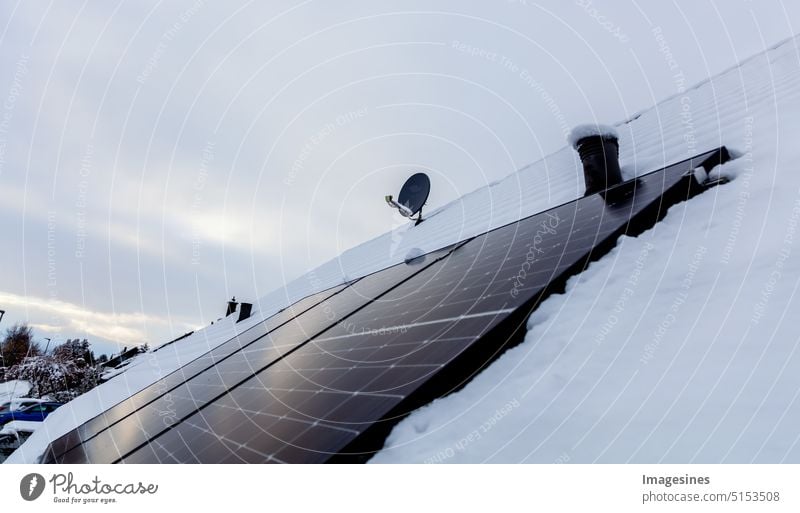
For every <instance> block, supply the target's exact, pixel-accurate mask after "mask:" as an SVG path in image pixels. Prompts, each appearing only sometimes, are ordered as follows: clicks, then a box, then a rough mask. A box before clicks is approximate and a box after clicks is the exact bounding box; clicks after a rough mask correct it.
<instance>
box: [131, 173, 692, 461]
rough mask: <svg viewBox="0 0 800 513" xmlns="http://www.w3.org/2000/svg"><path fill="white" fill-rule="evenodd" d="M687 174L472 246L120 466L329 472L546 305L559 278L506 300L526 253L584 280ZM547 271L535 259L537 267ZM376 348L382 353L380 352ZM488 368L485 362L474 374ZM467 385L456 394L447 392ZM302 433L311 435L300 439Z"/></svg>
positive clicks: (650, 180)
mask: <svg viewBox="0 0 800 513" xmlns="http://www.w3.org/2000/svg"><path fill="white" fill-rule="evenodd" d="M682 164H683V165H675V166H671V167H670V168H667V169H666V170H664V171H662V172H660V173H653V174H651V175H646V176H643V177H640V178H639V179H638V180H637V181H636V182H632V183H633V184H634V185H635V187H633V188H632V191H633V193H632V194H624V195H622V196H623V197H622V199H618V200H616V203H615V202H614V201H608V197H609V196H613V195H607V196H606V198H605V199H604V198H602V197H601V196H600V195H594V196H589V197H586V198H583V199H581V200H577V201H576V202H573V203H571V204H565V205H561V206H559V207H556V209H553V210H551V211H548V212H545V213H543V214H537V215H536V216H532V217H531V218H528V219H526V220H522V221H520V222H518V223H515V224H513V225H508V226H506V227H503V228H500V229H498V230H494V231H492V232H489V233H487V234H485V235H483V236H480V237H477V238H475V239H473V240H472V241H470V242H469V243H467V244H465V245H464V246H462V247H460V248H459V249H457V250H456V251H454V252H453V253H452V254H451V255H450V256H449V257H448V258H447V260H446V261H445V263H444V265H443V266H441V267H440V268H437V269H436V273H435V274H433V273H431V272H429V271H423V272H421V273H419V274H417V275H416V276H414V277H413V278H412V279H410V280H408V281H406V282H404V283H403V284H402V285H400V286H398V287H396V288H395V289H393V290H392V291H391V292H390V293H388V294H387V295H386V296H384V297H383V298H382V302H381V303H375V304H371V305H369V307H368V308H365V309H362V310H361V311H359V312H358V313H356V314H354V315H353V316H352V317H351V318H350V319H349V321H350V323H351V326H343V325H342V324H338V325H336V326H334V327H333V328H331V329H330V330H328V331H326V332H325V334H324V335H321V336H319V337H316V338H315V339H314V340H312V342H311V343H308V344H305V345H304V346H302V347H301V348H299V349H298V350H296V351H294V352H292V353H291V354H290V355H288V356H286V357H285V358H283V359H282V360H281V361H280V362H278V363H276V364H275V365H273V366H272V367H270V368H268V369H266V370H265V371H263V372H261V373H259V374H258V375H257V376H254V377H253V378H251V379H249V380H248V381H247V382H245V384H243V385H241V386H239V387H237V388H235V389H232V390H231V391H229V392H228V393H227V394H226V396H225V397H224V402H219V404H209V405H208V407H207V408H205V409H203V410H200V411H199V412H198V413H196V414H195V415H193V416H192V417H191V419H190V421H189V422H185V423H183V424H181V425H179V426H176V427H175V428H174V429H173V430H171V431H169V432H167V433H165V434H164V435H163V436H161V437H160V439H159V440H158V445H151V446H150V447H148V448H147V449H143V450H142V453H141V454H140V455H138V456H137V454H136V453H135V452H134V453H133V454H131V455H126V456H125V457H124V458H123V461H125V462H136V461H145V459H146V457H152V451H156V450H157V449H155V448H154V447H159V446H160V447H169V448H170V450H173V449H174V448H175V447H180V446H181V444H184V445H185V447H183V448H182V449H181V450H182V451H184V454H186V455H187V456H186V457H187V458H189V459H188V460H186V461H215V459H216V458H223V459H224V458H229V457H234V455H239V453H245V452H246V453H247V454H250V455H253V454H262V455H263V454H267V455H270V459H274V460H280V461H289V462H317V461H325V460H327V459H328V458H329V457H330V455H331V454H334V453H337V452H339V451H341V450H342V449H344V448H345V447H350V446H352V445H353V443H354V441H355V440H356V439H358V438H359V436H361V435H362V434H363V433H364V431H365V430H367V429H371V428H374V426H375V424H374V423H375V422H377V421H381V420H382V421H386V422H388V423H393V422H394V421H396V420H397V418H399V417H400V416H402V415H405V414H407V413H408V412H410V411H411V409H405V410H402V409H401V410H398V405H401V404H402V403H403V402H404V401H406V399H407V398H408V397H409V396H411V395H412V394H413V393H414V392H415V391H416V390H417V389H418V388H419V387H420V386H421V385H422V384H423V383H425V382H426V381H428V380H429V379H431V378H432V377H433V376H435V375H436V374H441V373H442V372H441V371H442V369H443V368H444V367H445V366H447V365H448V364H450V363H451V362H453V361H454V360H455V359H457V358H459V357H460V356H461V355H462V354H464V353H465V352H466V351H468V350H469V349H470V348H471V346H473V345H477V344H474V342H475V341H477V340H479V339H480V338H481V337H482V336H483V335H484V334H486V333H487V332H488V331H490V330H492V329H494V328H495V327H497V326H498V324H499V323H501V322H503V321H504V319H505V318H508V317H509V314H511V313H512V312H515V311H517V310H518V309H519V308H520V307H521V306H522V305H524V304H531V302H534V303H535V302H536V301H538V300H539V298H538V296H539V295H540V294H541V292H542V291H544V290H545V289H546V288H547V287H548V286H549V285H550V283H552V281H553V279H554V278H556V277H557V276H555V275H554V273H551V275H550V276H549V277H547V279H546V280H545V282H543V283H539V284H535V285H534V284H530V285H529V286H528V288H523V289H521V290H522V291H523V292H525V293H524V294H522V293H518V294H517V295H516V296H515V295H514V294H511V293H509V291H510V290H511V281H512V280H513V277H514V273H515V272H516V269H518V268H519V266H520V264H521V262H524V261H525V260H526V259H527V258H528V257H527V252H528V250H529V249H530V243H528V244H527V245H526V242H528V241H530V240H531V237H534V238H535V237H537V235H538V236H539V238H540V239H541V244H542V247H541V248H540V249H541V254H547V255H548V257H549V261H550V265H555V266H556V268H557V269H562V272H561V273H562V274H564V273H566V272H567V271H568V270H569V269H570V268H574V269H575V270H579V269H581V268H583V266H584V265H585V264H586V263H587V262H588V259H589V258H590V257H591V253H592V251H593V250H594V249H595V248H596V247H597V246H598V244H600V243H604V242H607V241H609V240H611V241H612V242H613V241H614V240H615V239H616V237H617V236H618V235H621V234H622V233H624V232H625V230H626V229H627V228H628V227H629V224H630V221H631V220H632V219H633V220H635V218H636V216H638V215H639V214H641V213H642V212H645V211H647V210H648V209H652V207H653V206H655V211H656V212H660V211H661V210H663V209H665V207H666V206H668V205H664V204H662V203H661V197H662V195H663V194H664V192H665V191H668V190H670V189H671V188H673V187H680V184H681V182H683V181H684V179H683V176H684V175H685V173H686V172H687V171H689V170H690V169H691V167H689V166H688V164H686V163H682ZM626 210H627V211H628V212H627V213H625V212H626ZM554 213H555V214H559V215H561V216H562V217H563V218H564V219H567V220H569V222H568V223H567V224H568V225H569V226H570V229H567V230H562V231H560V232H559V231H557V230H551V231H546V233H542V234H540V233H539V231H541V230H539V228H538V227H540V226H541V225H539V222H541V221H542V220H543V219H546V218H545V216H547V215H550V216H552V215H554ZM537 230H539V231H537ZM552 232H555V233H552ZM581 232H583V233H581ZM573 234H576V236H574V237H573V236H572V235H573ZM545 246H546V247H545ZM543 260H544V258H542V259H541V260H536V259H534V260H533V263H537V262H541V261H543ZM547 263H548V262H545V264H547ZM474 277H479V278H480V277H483V279H484V281H481V280H480V279H477V280H473V281H472V282H471V285H470V286H469V287H460V285H461V284H462V283H463V282H464V280H465V279H472V278H474ZM499 287H503V288H505V293H504V294H502V296H501V295H500V294H493V293H490V294H486V292H487V291H496V290H497V289H498V288H499ZM459 296H463V297H465V298H466V303H465V304H462V305H460V306H459V308H458V309H457V311H458V312H460V314H459V315H457V316H454V315H453V312H450V311H447V310H445V311H444V312H443V310H442V308H443V307H446V306H447V305H448V304H452V303H455V302H462V303H464V301H461V300H460V299H459ZM415 299H416V300H418V301H417V303H418V304H416V305H415V304H414V303H415V301H414V300H415ZM456 299H458V300H459V301H456ZM442 313H445V315H442ZM403 319H406V320H405V321H403ZM352 326H356V327H358V328H359V329H358V330H353V329H352ZM517 328H518V326H517ZM454 334H461V335H462V336H460V337H459V336H454ZM487 338H490V337H487ZM378 340H380V341H381V342H384V343H382V344H377V341H378ZM454 341H455V343H453V342H454ZM414 342H416V344H414ZM440 342H443V343H440ZM444 342H446V343H444ZM490 342H492V341H490ZM493 345H494V346H495V347H496V350H495V354H496V353H497V351H498V350H499V349H501V348H502V347H503V346H504V344H503V343H502V341H500V342H499V343H498V342H496V341H495V343H494V344H493ZM485 363H486V362H485V361H484V362H478V364H479V365H477V367H476V368H480V367H482V366H483V365H484V364H485ZM473 372H474V371H473ZM466 374H467V375H471V374H472V372H466ZM460 384H461V382H454V383H451V384H449V385H450V386H451V389H452V388H454V387H458V386H459V385H460ZM301 390H302V393H301V392H300V391H301ZM312 398H318V399H319V398H323V399H324V400H316V401H313V400H312ZM411 404H413V405H416V403H410V404H409V405H411ZM223 422H224V424H223ZM304 422H305V424H303V423H304ZM301 424H302V425H305V426H306V429H305V430H299V426H300V425H301ZM203 426H205V427H203ZM336 428H339V429H336ZM343 429H344V430H343ZM348 430H349V431H348ZM199 433H204V434H203V435H201V434H199ZM209 433H214V434H216V435H218V436H220V437H224V439H225V441H226V442H225V443H224V444H222V443H220V444H219V445H217V446H216V450H214V451H206V452H197V451H193V450H192V446H193V443H192V442H191V441H192V440H195V439H197V437H200V436H207V435H208V434H209ZM356 433H358V434H356ZM290 436H294V438H289V437H290ZM348 439H349V441H348ZM378 447H379V446H378ZM378 447H375V446H373V447H372V449H373V450H374V449H375V448H378ZM237 448H238V449H237ZM231 453H232V454H231ZM148 455H149V456H148ZM189 455H190V456H189ZM143 458H144V459H143ZM216 461H218V460H216ZM262 461H264V460H262Z"/></svg>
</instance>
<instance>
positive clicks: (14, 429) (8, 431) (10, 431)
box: [0, 420, 42, 435]
mask: <svg viewBox="0 0 800 513" xmlns="http://www.w3.org/2000/svg"><path fill="white" fill-rule="evenodd" d="M41 425H42V423H41V422H33V421H30V420H12V421H11V422H9V423H7V424H6V425H5V426H3V429H0V435H16V434H17V433H19V432H20V431H22V432H26V433H33V432H35V431H36V430H37V429H39V427H41Z"/></svg>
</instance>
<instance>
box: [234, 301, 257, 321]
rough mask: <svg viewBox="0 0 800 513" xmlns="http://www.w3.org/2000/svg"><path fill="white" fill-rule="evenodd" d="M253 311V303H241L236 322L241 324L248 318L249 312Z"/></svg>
mask: <svg viewBox="0 0 800 513" xmlns="http://www.w3.org/2000/svg"><path fill="white" fill-rule="evenodd" d="M252 311H253V303H242V304H241V305H239V319H237V320H236V322H242V321H243V320H245V319H247V318H248V317H250V312H252Z"/></svg>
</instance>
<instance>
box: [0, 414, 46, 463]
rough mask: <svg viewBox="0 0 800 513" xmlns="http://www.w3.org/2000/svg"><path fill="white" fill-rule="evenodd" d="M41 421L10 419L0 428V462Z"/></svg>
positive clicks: (30, 433) (23, 440) (34, 429)
mask: <svg viewBox="0 0 800 513" xmlns="http://www.w3.org/2000/svg"><path fill="white" fill-rule="evenodd" d="M41 425H42V423H41V422H30V421H24V420H12V421H11V422H9V423H8V424H6V425H5V426H3V428H2V429H0V463H3V462H4V461H5V460H6V459H7V458H8V457H9V456H10V455H11V453H13V452H14V451H16V450H17V449H18V448H19V446H20V445H22V444H23V443H25V440H27V439H28V437H30V436H31V435H32V434H33V432H34V431H36V430H37V429H38V428H39V426H41Z"/></svg>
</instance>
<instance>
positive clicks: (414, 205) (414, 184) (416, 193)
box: [386, 173, 431, 224]
mask: <svg viewBox="0 0 800 513" xmlns="http://www.w3.org/2000/svg"><path fill="white" fill-rule="evenodd" d="M430 192H431V180H430V178H428V175H426V174H425V173H416V174H414V175H411V178H409V179H408V180H406V183H404V184H403V187H402V188H401V189H400V195H399V196H398V197H397V201H394V200H393V199H392V196H391V195H389V196H386V203H388V204H389V206H390V207H392V208H396V209H397V210H398V211H399V212H400V214H401V215H402V216H404V217H408V218H411V217H414V216H415V215H417V214H419V217H417V220H416V221H417V222H416V223H415V224H419V223H421V222H422V207H424V206H425V203H427V201H428V195H429V194H430Z"/></svg>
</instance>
